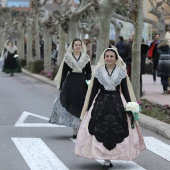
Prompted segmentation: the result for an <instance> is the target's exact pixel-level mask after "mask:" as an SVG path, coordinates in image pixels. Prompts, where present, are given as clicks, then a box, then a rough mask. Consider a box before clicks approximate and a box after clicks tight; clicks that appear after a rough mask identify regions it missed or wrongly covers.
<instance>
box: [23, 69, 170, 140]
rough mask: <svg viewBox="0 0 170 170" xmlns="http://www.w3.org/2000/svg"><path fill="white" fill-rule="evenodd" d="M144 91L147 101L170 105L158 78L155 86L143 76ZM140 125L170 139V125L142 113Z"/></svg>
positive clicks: (30, 74)
mask: <svg viewBox="0 0 170 170" xmlns="http://www.w3.org/2000/svg"><path fill="white" fill-rule="evenodd" d="M22 71H23V73H25V74H27V75H29V76H31V77H34V78H36V79H38V80H40V81H43V82H45V83H48V84H50V85H52V86H56V85H55V83H54V81H52V80H49V79H48V78H45V77H43V76H40V75H37V74H32V73H30V72H28V71H27V70H25V69H22ZM143 91H145V94H144V96H143V97H142V98H146V99H147V100H150V101H153V102H155V103H159V104H162V105H164V104H168V105H170V94H169V95H163V94H162V92H163V90H162V85H161V83H160V78H157V84H156V85H153V78H152V76H151V75H147V74H146V75H143ZM139 124H140V125H141V126H142V127H144V128H147V129H149V130H151V131H154V132H155V133H158V134H159V135H162V136H164V137H165V138H167V139H170V125H169V124H167V123H164V122H161V121H159V120H156V119H154V118H151V117H149V116H146V115H144V114H141V113H140V114H139Z"/></svg>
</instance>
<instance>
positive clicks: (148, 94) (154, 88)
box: [142, 74, 170, 105]
mask: <svg viewBox="0 0 170 170" xmlns="http://www.w3.org/2000/svg"><path fill="white" fill-rule="evenodd" d="M142 78H143V91H144V92H145V93H144V96H143V97H142V98H146V99H148V100H150V101H153V102H155V103H159V104H162V105H165V104H168V105H170V94H169V95H168V94H162V93H163V88H162V85H161V80H160V77H156V85H153V78H152V75H149V74H146V75H143V76H142Z"/></svg>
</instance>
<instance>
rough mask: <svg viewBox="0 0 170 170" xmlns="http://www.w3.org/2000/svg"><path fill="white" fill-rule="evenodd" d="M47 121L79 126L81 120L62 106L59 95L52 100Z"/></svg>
mask: <svg viewBox="0 0 170 170" xmlns="http://www.w3.org/2000/svg"><path fill="white" fill-rule="evenodd" d="M49 123H52V124H57V125H64V126H67V127H74V128H79V127H80V123H81V120H80V119H79V118H77V117H75V116H73V115H72V114H70V113H69V112H67V111H66V109H65V108H64V107H62V105H61V102H60V97H59V96H58V97H57V99H56V100H55V102H54V108H53V112H52V116H51V118H50V120H49Z"/></svg>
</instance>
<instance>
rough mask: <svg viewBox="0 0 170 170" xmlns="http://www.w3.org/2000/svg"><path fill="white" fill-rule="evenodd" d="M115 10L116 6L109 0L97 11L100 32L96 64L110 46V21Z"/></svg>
mask: <svg viewBox="0 0 170 170" xmlns="http://www.w3.org/2000/svg"><path fill="white" fill-rule="evenodd" d="M113 11H114V8H113V7H112V6H111V5H110V4H109V2H108V1H106V2H105V3H103V4H102V6H100V7H99V10H98V11H97V18H98V19H97V22H98V26H99V29H100V33H99V35H98V37H97V52H96V61H95V64H97V62H98V61H99V59H100V56H101V54H102V53H103V51H104V50H105V49H106V48H108V47H109V33H110V22H111V18H112V13H113ZM106 18H107V19H106Z"/></svg>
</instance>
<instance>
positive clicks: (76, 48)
mask: <svg viewBox="0 0 170 170" xmlns="http://www.w3.org/2000/svg"><path fill="white" fill-rule="evenodd" d="M81 49H82V45H81V42H80V41H75V42H74V46H73V50H74V52H80V51H81Z"/></svg>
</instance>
